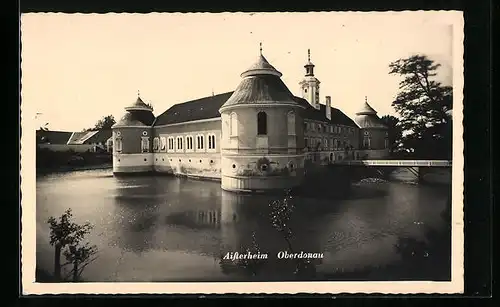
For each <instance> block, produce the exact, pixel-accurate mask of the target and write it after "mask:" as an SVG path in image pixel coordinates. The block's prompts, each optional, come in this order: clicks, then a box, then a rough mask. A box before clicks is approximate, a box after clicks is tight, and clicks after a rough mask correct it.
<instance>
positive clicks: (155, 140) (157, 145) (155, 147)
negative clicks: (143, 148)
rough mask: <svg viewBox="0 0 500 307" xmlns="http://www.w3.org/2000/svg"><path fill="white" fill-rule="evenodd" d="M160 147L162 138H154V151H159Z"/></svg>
mask: <svg viewBox="0 0 500 307" xmlns="http://www.w3.org/2000/svg"><path fill="white" fill-rule="evenodd" d="M159 149H160V138H158V137H155V138H154V139H153V151H155V152H156V151H158V150H159Z"/></svg>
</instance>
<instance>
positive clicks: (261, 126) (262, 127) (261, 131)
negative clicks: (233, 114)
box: [257, 112, 267, 135]
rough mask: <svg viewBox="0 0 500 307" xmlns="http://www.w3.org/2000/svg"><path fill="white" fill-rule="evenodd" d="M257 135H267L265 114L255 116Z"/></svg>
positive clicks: (260, 113)
mask: <svg viewBox="0 0 500 307" xmlns="http://www.w3.org/2000/svg"><path fill="white" fill-rule="evenodd" d="M257 134H258V135H267V114H266V112H259V113H258V114H257Z"/></svg>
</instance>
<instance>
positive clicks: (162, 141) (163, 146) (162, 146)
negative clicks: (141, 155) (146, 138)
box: [160, 136, 167, 151]
mask: <svg viewBox="0 0 500 307" xmlns="http://www.w3.org/2000/svg"><path fill="white" fill-rule="evenodd" d="M166 150H167V138H166V137H164V136H162V137H160V151H166Z"/></svg>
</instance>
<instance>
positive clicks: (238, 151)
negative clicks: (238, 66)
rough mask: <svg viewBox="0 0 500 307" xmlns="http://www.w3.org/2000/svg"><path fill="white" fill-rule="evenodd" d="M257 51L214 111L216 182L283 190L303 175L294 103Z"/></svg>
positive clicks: (246, 188)
mask: <svg viewBox="0 0 500 307" xmlns="http://www.w3.org/2000/svg"><path fill="white" fill-rule="evenodd" d="M281 76H282V74H281V73H280V72H279V71H278V70H276V69H275V68H274V67H273V66H272V65H271V64H270V63H269V62H268V61H267V60H266V58H265V57H264V55H263V54H262V46H261V49H260V54H259V56H258V58H257V61H256V62H255V63H254V64H253V65H252V66H250V68H248V69H247V70H245V71H244V72H243V73H242V74H241V78H242V80H241V82H240V84H239V85H238V87H237V88H236V90H235V91H234V92H233V94H232V96H231V97H230V98H229V99H228V100H227V101H226V103H224V105H222V107H221V108H220V109H219V112H220V114H221V119H222V142H221V144H222V146H221V173H222V178H221V186H222V189H224V190H228V191H259V190H269V189H286V188H290V187H293V186H296V185H298V184H300V182H301V181H302V177H303V175H304V169H303V167H304V155H303V152H302V148H304V144H303V139H304V137H303V125H302V122H303V119H302V115H301V112H300V109H301V108H303V106H302V105H299V104H298V103H297V102H296V101H295V99H294V96H293V94H292V93H291V92H290V90H289V89H288V88H287V87H286V85H285V84H284V83H283V81H282V80H281Z"/></svg>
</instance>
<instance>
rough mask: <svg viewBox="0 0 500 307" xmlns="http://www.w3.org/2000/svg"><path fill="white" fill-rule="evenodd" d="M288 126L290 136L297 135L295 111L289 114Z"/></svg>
mask: <svg viewBox="0 0 500 307" xmlns="http://www.w3.org/2000/svg"><path fill="white" fill-rule="evenodd" d="M287 124H288V135H295V113H294V112H293V111H290V112H288V115H287Z"/></svg>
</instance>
